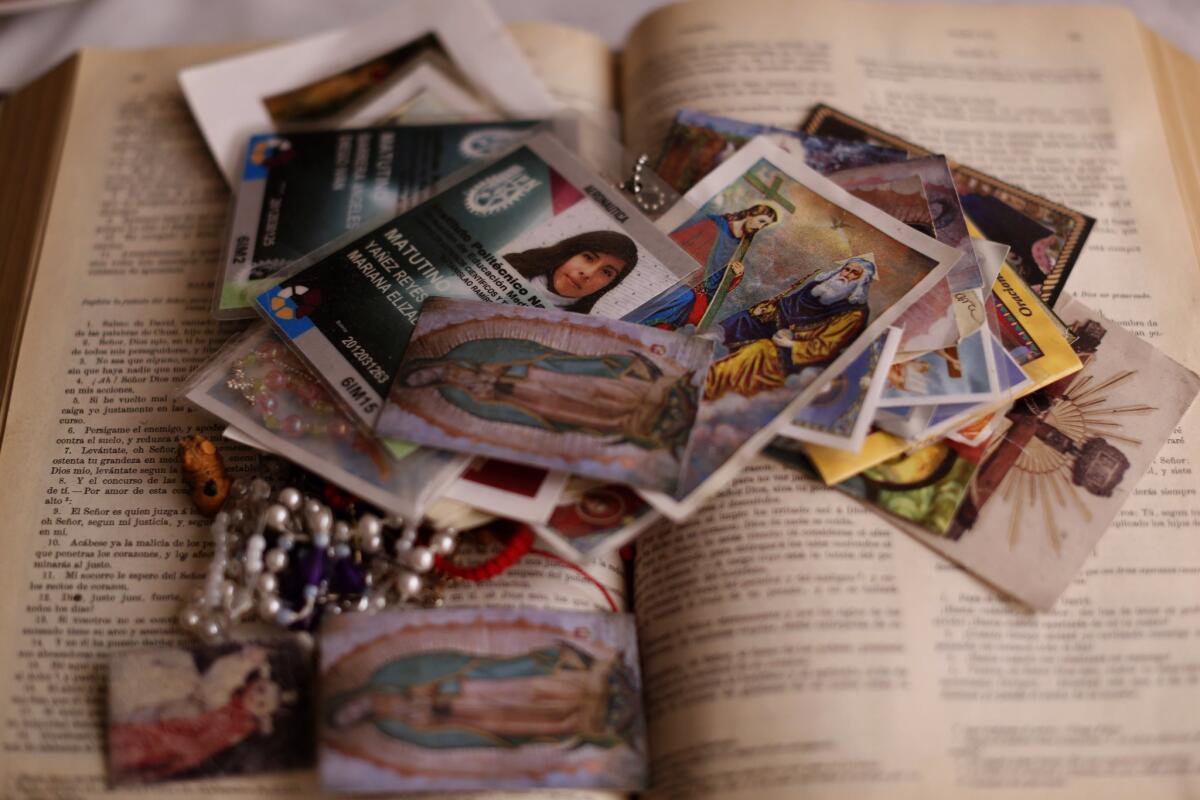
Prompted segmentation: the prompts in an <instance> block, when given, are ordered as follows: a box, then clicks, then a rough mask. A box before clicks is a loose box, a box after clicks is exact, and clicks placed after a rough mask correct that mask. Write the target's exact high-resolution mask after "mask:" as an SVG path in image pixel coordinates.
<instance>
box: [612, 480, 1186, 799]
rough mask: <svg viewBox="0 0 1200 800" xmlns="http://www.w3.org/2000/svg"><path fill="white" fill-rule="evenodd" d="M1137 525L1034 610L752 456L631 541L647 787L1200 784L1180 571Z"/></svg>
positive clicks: (1094, 794)
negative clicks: (696, 507) (1046, 606)
mask: <svg viewBox="0 0 1200 800" xmlns="http://www.w3.org/2000/svg"><path fill="white" fill-rule="evenodd" d="M1148 536H1149V535H1148V534H1147V533H1145V532H1144V531H1141V530H1137V529H1135V528H1131V527H1122V528H1121V529H1119V530H1114V531H1110V532H1109V533H1108V538H1107V539H1105V540H1102V541H1101V544H1100V548H1099V552H1098V553H1096V555H1095V556H1094V558H1093V559H1092V560H1091V561H1090V562H1088V564H1087V566H1086V567H1085V569H1084V571H1083V573H1082V574H1081V575H1080V578H1079V580H1078V581H1077V582H1076V583H1075V585H1073V586H1072V587H1071V588H1070V589H1068V590H1067V592H1066V594H1064V596H1063V597H1062V598H1061V599H1060V600H1059V602H1058V604H1057V606H1056V607H1055V609H1054V610H1053V611H1052V612H1044V613H1036V614H1035V613H1033V612H1030V611H1028V610H1026V609H1024V608H1023V607H1021V606H1019V605H1018V604H1016V603H1015V602H1011V601H1006V600H1005V599H1003V598H1002V597H1001V596H999V595H998V594H996V593H995V592H994V591H992V590H991V589H990V588H988V587H987V586H984V585H983V584H981V583H979V582H978V581H976V580H975V579H974V578H972V577H971V576H970V574H969V573H966V572H964V571H962V570H959V569H957V568H956V567H954V566H953V565H952V564H950V563H949V562H946V561H944V560H943V559H941V558H940V557H938V556H937V555H935V554H934V553H932V552H931V551H929V550H927V549H925V548H924V547H923V546H921V545H920V544H918V543H917V542H915V541H914V540H912V539H910V538H908V537H907V536H904V535H903V534H900V533H898V532H896V531H895V530H894V529H892V528H891V527H890V526H889V525H888V524H887V523H886V522H884V521H883V520H882V519H880V518H878V517H876V516H875V515H873V514H871V513H870V512H868V511H866V510H864V509H863V508H862V507H860V506H859V505H858V504H857V503H855V502H854V501H853V500H851V499H850V498H848V497H845V496H843V495H840V494H838V493H837V492H834V491H833V490H831V489H826V488H824V487H822V486H820V485H819V484H816V483H812V482H808V481H805V480H803V479H801V478H800V477H799V476H798V475H797V474H796V473H794V472H792V471H790V470H788V469H786V468H784V467H782V466H781V465H779V464H776V463H775V462H773V461H770V460H768V459H760V460H759V461H757V462H755V463H754V464H753V465H751V467H749V468H748V469H747V470H746V471H745V472H744V473H743V474H742V475H741V476H740V477H739V478H738V479H737V480H736V481H735V482H734V483H733V484H732V485H731V487H730V488H729V489H728V490H727V491H726V492H725V493H724V494H723V495H720V496H719V497H718V498H717V499H716V500H715V501H714V502H713V503H712V504H710V505H709V506H708V507H707V508H705V509H704V510H702V511H701V512H700V513H699V514H698V515H697V516H696V517H695V518H694V519H693V520H691V521H689V522H688V523H686V524H684V525H680V526H677V527H675V528H673V529H665V528H663V529H657V530H655V531H654V532H652V533H649V534H647V535H645V536H643V537H642V538H641V539H639V542H638V555H637V562H636V568H635V573H634V574H635V582H634V597H635V600H636V602H635V609H636V613H637V621H638V638H639V643H640V647H641V654H642V672H643V679H644V681H645V691H646V713H647V721H648V724H649V735H650V753H651V774H652V781H653V783H652V785H653V791H651V792H650V793H649V794H648V795H647V797H648V798H651V799H652V800H653V799H655V798H659V797H664V798H665V797H688V798H696V799H697V800H703V799H705V798H720V800H750V798H753V799H754V800H774V798H805V799H806V800H807V799H808V798H837V799H839V800H840V799H841V798H847V799H850V798H853V799H854V800H858V798H875V797H878V798H913V799H914V800H928V798H933V797H953V798H968V799H969V798H995V797H1006V798H1007V797H1014V796H1019V797H1022V798H1054V799H1055V800H1061V799H1062V798H1088V799H1089V800H1095V799H1096V798H1113V800H1117V799H1118V798H1130V797H1139V796H1143V797H1155V798H1168V797H1177V798H1187V797H1194V796H1196V793H1197V791H1200V763H1198V760H1197V754H1196V742H1197V741H1200V721H1197V719H1196V716H1195V714H1194V713H1193V712H1194V709H1195V705H1196V697H1197V694H1198V692H1200V603H1197V597H1196V582H1197V571H1196V570H1195V569H1194V568H1190V567H1188V566H1186V565H1180V566H1179V568H1177V569H1173V568H1171V567H1170V566H1169V565H1168V564H1167V562H1166V561H1165V560H1164V561H1161V562H1159V563H1158V564H1157V565H1155V566H1150V565H1146V564H1144V563H1142V564H1139V563H1136V562H1131V561H1129V559H1127V558H1123V557H1121V556H1120V553H1121V551H1123V550H1128V549H1129V548H1132V547H1134V546H1135V545H1136V543H1137V542H1138V541H1141V542H1142V543H1143V546H1145V542H1146V539H1147V538H1148Z"/></svg>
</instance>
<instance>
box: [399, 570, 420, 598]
mask: <svg viewBox="0 0 1200 800" xmlns="http://www.w3.org/2000/svg"><path fill="white" fill-rule="evenodd" d="M422 585H423V581H422V580H421V576H420V575H418V574H416V573H415V572H409V571H408V570H401V571H400V573H399V574H397V575H396V591H398V592H400V595H401V597H405V598H409V597H415V596H417V595H418V594H420V593H421V586H422Z"/></svg>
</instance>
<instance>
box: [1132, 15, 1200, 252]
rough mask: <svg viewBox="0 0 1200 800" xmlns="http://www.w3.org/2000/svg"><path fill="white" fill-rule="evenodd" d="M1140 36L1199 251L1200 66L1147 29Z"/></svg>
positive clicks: (1143, 29) (1194, 239)
mask: <svg viewBox="0 0 1200 800" xmlns="http://www.w3.org/2000/svg"><path fill="white" fill-rule="evenodd" d="M1141 33H1142V43H1143V45H1144V46H1145V48H1146V58H1147V61H1148V62H1149V64H1150V70H1151V74H1152V76H1153V78H1154V85H1155V87H1156V88H1157V89H1158V103H1159V107H1160V108H1161V109H1162V112H1163V128H1164V129H1165V132H1166V135H1167V141H1168V142H1169V143H1170V146H1171V161H1172V162H1173V163H1174V165H1175V176H1176V178H1177V179H1178V181H1179V188H1180V190H1181V192H1182V193H1183V199H1184V201H1185V203H1186V206H1187V210H1188V214H1187V216H1188V219H1189V221H1190V222H1191V229H1192V241H1193V243H1194V245H1195V247H1196V249H1197V250H1200V63H1197V62H1196V60H1195V59H1193V58H1192V57H1191V56H1189V55H1188V54H1187V53H1184V52H1183V51H1181V50H1180V49H1179V48H1177V47H1175V46H1174V45H1173V44H1171V43H1170V42H1168V41H1167V40H1166V39H1164V38H1163V37H1161V36H1159V35H1158V34H1157V33H1155V32H1154V31H1152V30H1150V29H1149V28H1147V27H1145V26H1144V25H1143V26H1142V28H1141Z"/></svg>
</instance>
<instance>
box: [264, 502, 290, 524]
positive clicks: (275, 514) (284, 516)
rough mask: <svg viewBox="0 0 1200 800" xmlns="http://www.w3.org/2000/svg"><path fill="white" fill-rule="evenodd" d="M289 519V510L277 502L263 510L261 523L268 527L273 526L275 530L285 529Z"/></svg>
mask: <svg viewBox="0 0 1200 800" xmlns="http://www.w3.org/2000/svg"><path fill="white" fill-rule="evenodd" d="M289 519H291V512H289V511H288V510H287V509H286V508H284V507H283V506H282V505H280V504H279V503H274V504H272V505H269V506H267V510H266V511H264V512H263V523H264V524H265V525H266V526H267V527H268V528H273V529H275V530H277V531H282V530H284V529H286V528H287V524H288V520H289Z"/></svg>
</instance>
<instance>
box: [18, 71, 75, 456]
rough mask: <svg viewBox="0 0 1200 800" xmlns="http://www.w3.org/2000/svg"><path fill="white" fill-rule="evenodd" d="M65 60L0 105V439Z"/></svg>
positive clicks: (62, 104) (54, 148)
mask: <svg viewBox="0 0 1200 800" xmlns="http://www.w3.org/2000/svg"><path fill="white" fill-rule="evenodd" d="M75 68H76V64H75V62H74V60H70V61H67V62H66V63H63V64H61V65H59V66H58V67H57V68H56V69H54V70H52V71H51V72H50V73H49V74H47V75H45V76H43V77H42V78H40V79H39V80H38V81H36V88H35V89H34V90H33V91H29V92H22V93H20V94H18V95H16V96H14V97H12V98H11V99H9V100H8V102H6V103H3V104H0V186H3V187H7V191H4V192H2V193H0V297H3V298H5V303H4V305H5V308H4V313H3V314H0V441H3V439H4V419H5V412H6V411H7V409H8V400H9V394H10V392H11V390H12V378H13V372H14V370H15V369H16V366H17V348H18V346H19V344H20V341H21V331H22V330H23V327H24V321H25V311H26V308H27V304H28V301H29V292H30V289H31V288H32V285H33V275H32V270H30V269H29V265H30V264H31V262H32V261H33V260H34V254H35V253H36V252H37V250H38V249H39V248H40V246H41V241H42V235H43V234H44V233H45V230H44V225H45V220H46V212H47V210H48V208H49V205H50V197H51V191H50V190H51V188H52V184H53V182H54V175H55V173H56V171H57V169H58V157H59V153H60V150H61V147H62V132H63V129H64V127H65V126H64V123H65V121H66V114H67V110H68V108H69V106H70V102H71V97H72V91H73V87H74V84H75Z"/></svg>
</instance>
